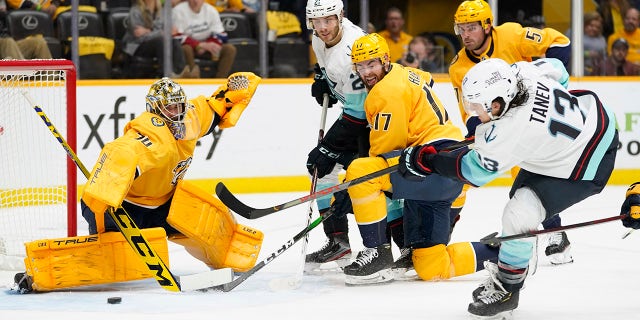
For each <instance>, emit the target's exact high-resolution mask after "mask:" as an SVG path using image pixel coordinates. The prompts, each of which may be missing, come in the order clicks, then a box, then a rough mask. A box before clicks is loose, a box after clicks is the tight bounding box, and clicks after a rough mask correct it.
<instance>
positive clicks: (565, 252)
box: [544, 231, 573, 265]
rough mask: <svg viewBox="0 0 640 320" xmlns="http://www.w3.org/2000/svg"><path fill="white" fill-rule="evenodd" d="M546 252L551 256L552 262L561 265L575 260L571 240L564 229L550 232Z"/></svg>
mask: <svg viewBox="0 0 640 320" xmlns="http://www.w3.org/2000/svg"><path fill="white" fill-rule="evenodd" d="M544 253H545V255H547V257H549V262H551V264H555V265H559V264H565V263H571V262H573V257H572V256H571V242H569V238H567V233H566V232H564V231H562V232H556V233H552V234H550V235H549V244H548V245H547V248H546V249H545V250H544Z"/></svg>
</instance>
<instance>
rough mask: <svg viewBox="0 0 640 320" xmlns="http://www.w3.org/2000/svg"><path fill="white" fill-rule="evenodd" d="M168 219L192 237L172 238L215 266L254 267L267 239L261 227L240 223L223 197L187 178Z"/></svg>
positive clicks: (176, 193)
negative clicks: (211, 192) (207, 190)
mask: <svg viewBox="0 0 640 320" xmlns="http://www.w3.org/2000/svg"><path fill="white" fill-rule="evenodd" d="M167 222H168V223H169V224H170V225H171V226H172V227H174V228H176V230H178V231H180V232H181V233H182V234H183V235H185V236H186V237H188V238H189V240H190V241H186V240H185V239H183V238H181V237H172V239H171V240H172V241H175V242H176V243H178V244H181V245H184V246H185V247H186V248H187V251H189V253H191V254H192V255H193V256H194V257H195V258H197V259H199V260H201V261H203V262H204V263H206V264H207V265H208V266H209V267H212V268H215V269H221V268H227V267H228V268H232V269H233V270H234V271H238V272H244V271H247V270H249V269H251V268H252V267H253V266H254V265H255V263H256V260H257V259H258V254H259V253H260V249H261V247H262V241H263V239H264V234H263V233H262V232H261V231H260V230H257V229H253V228H250V227H247V226H244V225H241V224H237V223H236V221H235V219H234V217H233V216H232V215H231V212H229V209H228V208H227V207H226V206H225V205H224V204H223V203H222V202H221V201H220V200H218V199H216V198H215V197H213V196H212V195H210V194H208V193H206V192H205V191H204V190H201V189H200V188H198V187H197V186H195V185H194V184H192V183H189V182H186V181H184V180H182V181H180V183H178V186H177V187H176V191H175V193H174V195H173V200H172V202H171V208H170V209H169V215H168V216H167Z"/></svg>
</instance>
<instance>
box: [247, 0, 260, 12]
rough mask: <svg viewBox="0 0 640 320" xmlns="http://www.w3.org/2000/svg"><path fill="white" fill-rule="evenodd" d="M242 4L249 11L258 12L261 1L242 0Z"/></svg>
mask: <svg viewBox="0 0 640 320" xmlns="http://www.w3.org/2000/svg"><path fill="white" fill-rule="evenodd" d="M242 5H243V6H244V7H245V8H247V10H250V11H249V12H251V11H253V12H260V10H261V9H262V1H261V0H242Z"/></svg>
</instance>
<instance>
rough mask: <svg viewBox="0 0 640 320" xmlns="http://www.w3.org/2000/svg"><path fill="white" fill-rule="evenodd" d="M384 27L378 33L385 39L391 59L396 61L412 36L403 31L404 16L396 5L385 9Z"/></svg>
mask: <svg viewBox="0 0 640 320" xmlns="http://www.w3.org/2000/svg"><path fill="white" fill-rule="evenodd" d="M384 25H385V29H384V30H382V31H380V32H379V34H380V35H381V36H382V37H383V38H384V39H385V40H386V41H387V44H388V45H389V53H390V55H391V56H390V57H389V58H390V59H391V61H397V60H398V59H400V58H402V57H404V56H405V55H406V54H407V51H408V50H409V42H411V39H413V37H412V36H411V35H409V34H408V33H406V32H404V31H403V28H404V18H403V17H402V11H401V10H400V9H398V8H396V7H391V8H389V9H388V10H387V17H386V19H385V20H384Z"/></svg>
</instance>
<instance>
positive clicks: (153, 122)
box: [151, 117, 164, 127]
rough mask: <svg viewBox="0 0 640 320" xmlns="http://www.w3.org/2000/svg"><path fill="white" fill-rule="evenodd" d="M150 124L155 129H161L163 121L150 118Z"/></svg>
mask: <svg viewBox="0 0 640 320" xmlns="http://www.w3.org/2000/svg"><path fill="white" fill-rule="evenodd" d="M151 124H152V125H154V126H155V127H162V126H164V121H163V120H162V119H160V118H158V117H151Z"/></svg>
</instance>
